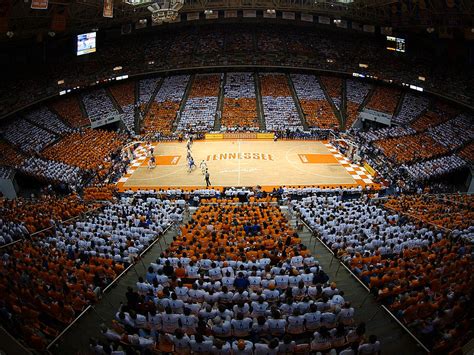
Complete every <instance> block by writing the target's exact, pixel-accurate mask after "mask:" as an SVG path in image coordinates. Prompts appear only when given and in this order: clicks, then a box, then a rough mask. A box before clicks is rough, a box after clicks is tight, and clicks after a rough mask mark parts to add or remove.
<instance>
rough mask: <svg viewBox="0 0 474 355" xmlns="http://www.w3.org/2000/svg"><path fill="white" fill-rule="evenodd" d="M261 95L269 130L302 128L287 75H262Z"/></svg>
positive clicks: (266, 124)
mask: <svg viewBox="0 0 474 355" xmlns="http://www.w3.org/2000/svg"><path fill="white" fill-rule="evenodd" d="M260 93H261V96H262V105H263V114H264V117H265V126H266V129H267V130H269V131H279V130H284V129H286V128H290V129H295V128H302V124H301V119H300V116H299V114H298V110H297V108H296V104H295V102H294V98H293V97H292V94H291V91H290V87H289V86H288V79H287V77H286V75H284V74H261V75H260Z"/></svg>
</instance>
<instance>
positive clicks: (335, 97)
mask: <svg viewBox="0 0 474 355" xmlns="http://www.w3.org/2000/svg"><path fill="white" fill-rule="evenodd" d="M319 80H320V81H321V84H323V85H324V87H325V88H326V91H327V93H328V95H329V97H330V98H331V100H332V102H333V103H334V105H335V106H336V108H337V109H338V110H341V109H342V107H341V105H342V85H343V80H342V79H341V78H338V77H335V76H320V77H319Z"/></svg>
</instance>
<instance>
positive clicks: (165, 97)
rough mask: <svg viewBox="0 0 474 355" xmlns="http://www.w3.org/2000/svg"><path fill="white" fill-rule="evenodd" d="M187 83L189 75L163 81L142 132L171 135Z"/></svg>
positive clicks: (144, 121) (146, 117) (171, 77)
mask: <svg viewBox="0 0 474 355" xmlns="http://www.w3.org/2000/svg"><path fill="white" fill-rule="evenodd" d="M188 82H189V75H177V76H170V77H167V78H166V79H164V80H163V83H162V84H161V86H160V89H159V90H158V92H157V93H156V96H155V99H154V100H153V101H152V102H151V104H150V109H149V110H148V113H147V114H146V116H145V118H144V120H143V124H142V131H143V132H145V133H146V132H153V133H161V134H163V135H170V134H171V131H172V126H173V123H174V122H175V119H176V116H177V114H178V112H179V105H180V103H181V100H183V97H184V93H185V91H186V87H187V85H188Z"/></svg>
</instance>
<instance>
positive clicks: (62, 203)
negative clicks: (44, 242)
mask: <svg viewBox="0 0 474 355" xmlns="http://www.w3.org/2000/svg"><path fill="white" fill-rule="evenodd" d="M0 202H1V212H2V219H3V220H4V221H9V222H12V223H15V224H17V225H22V226H24V227H25V228H26V230H27V231H28V232H29V233H35V232H37V231H39V230H43V229H46V228H50V227H51V226H52V224H51V223H52V221H57V222H61V221H65V220H68V219H70V218H73V217H76V216H78V215H79V214H81V213H84V212H86V211H87V208H88V207H87V205H86V204H84V203H83V201H81V199H80V198H79V197H78V196H77V195H74V194H72V195H68V196H65V197H61V196H56V195H53V194H43V195H40V196H39V197H37V198H34V199H25V198H21V197H18V198H16V199H14V200H7V199H2V200H0Z"/></svg>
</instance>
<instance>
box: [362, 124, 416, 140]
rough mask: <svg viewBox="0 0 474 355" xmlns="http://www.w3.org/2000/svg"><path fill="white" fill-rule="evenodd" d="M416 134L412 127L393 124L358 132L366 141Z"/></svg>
mask: <svg viewBox="0 0 474 355" xmlns="http://www.w3.org/2000/svg"><path fill="white" fill-rule="evenodd" d="M413 134H416V131H415V130H414V129H413V128H410V127H404V126H392V127H385V128H380V129H369V130H367V131H361V132H358V136H359V137H361V138H362V139H363V140H364V141H365V142H368V143H372V142H375V141H378V140H382V139H388V138H398V137H403V136H409V135H413Z"/></svg>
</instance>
